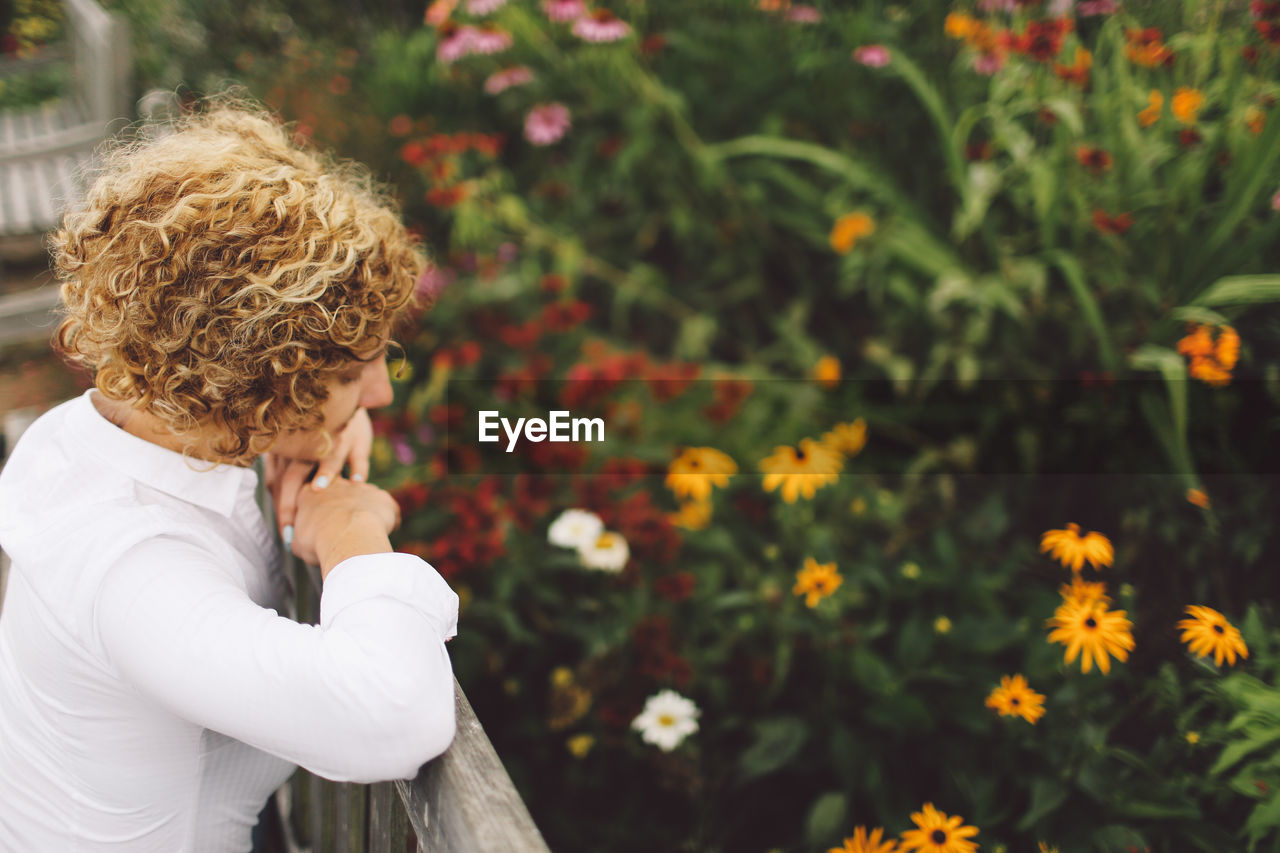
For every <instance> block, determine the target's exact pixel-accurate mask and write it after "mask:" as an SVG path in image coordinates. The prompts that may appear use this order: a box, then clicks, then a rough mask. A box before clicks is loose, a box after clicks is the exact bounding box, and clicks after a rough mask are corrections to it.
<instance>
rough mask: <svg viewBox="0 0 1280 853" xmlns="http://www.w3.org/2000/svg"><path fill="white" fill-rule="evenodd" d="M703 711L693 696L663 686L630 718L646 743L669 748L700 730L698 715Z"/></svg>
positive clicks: (667, 750)
mask: <svg viewBox="0 0 1280 853" xmlns="http://www.w3.org/2000/svg"><path fill="white" fill-rule="evenodd" d="M701 713H702V712H701V711H699V710H698V706H697V705H695V704H693V700H691V699H686V698H685V697H683V696H681V695H680V694H679V693H677V692H675V691H674V690H663V691H661V692H660V693H657V694H656V695H654V696H650V697H649V699H648V700H647V701H646V702H645V703H644V710H643V711H641V712H640V716H638V717H636V718H635V719H634V720H632V721H631V728H633V729H635V730H636V731H638V732H640V737H641V739H642V740H644V742H645V743H651V744H653V745H654V746H656V747H658V748H659V749H661V750H662V751H663V752H670V751H671V750H673V749H675V748H676V747H677V746H679V745H680V741H682V740H684V739H685V738H686V737H688V736H689V735H691V734H693V733H694V732H696V731H697V730H698V723H697V718H698V715H699V714H701Z"/></svg>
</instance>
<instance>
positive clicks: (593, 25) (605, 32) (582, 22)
mask: <svg viewBox="0 0 1280 853" xmlns="http://www.w3.org/2000/svg"><path fill="white" fill-rule="evenodd" d="M573 34H574V35H575V36H577V37H578V38H580V39H582V40H583V41H595V42H605V41H617V40H618V39H621V38H626V37H627V36H629V35H631V26H630V25H629V24H627V23H626V22H625V21H620V20H618V19H617V18H615V17H614V16H613V13H612V12H610V11H609V10H608V9H596V10H595V11H594V12H592V13H591V14H590V15H583V16H582V17H581V18H579V19H578V20H576V21H574V22H573Z"/></svg>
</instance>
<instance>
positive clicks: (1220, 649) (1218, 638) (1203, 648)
mask: <svg viewBox="0 0 1280 853" xmlns="http://www.w3.org/2000/svg"><path fill="white" fill-rule="evenodd" d="M1187 612H1188V613H1190V614H1191V618H1190V619H1183V620H1182V621H1181V622H1179V623H1178V627H1179V628H1181V629H1182V642H1184V643H1186V644H1187V650H1188V651H1190V652H1191V653H1192V654H1193V655H1196V656H1197V657H1207V656H1208V655H1209V654H1210V653H1212V654H1213V662H1214V663H1216V664H1217V665H1218V666H1222V661H1223V660H1224V659H1225V660H1226V662H1227V663H1228V664H1230V665H1231V666H1235V664H1236V655H1237V654H1238V655H1239V656H1240V657H1242V658H1247V657H1248V656H1249V648H1248V646H1246V645H1245V644H1244V637H1242V636H1240V630H1239V629H1238V628H1236V626H1235V625H1232V624H1231V623H1230V622H1228V621H1227V617H1225V616H1223V615H1222V614H1221V613H1219V612H1218V611H1216V610H1214V609H1213V608H1212V607H1200V606H1198V605H1195V604H1192V605H1190V606H1188V607H1187Z"/></svg>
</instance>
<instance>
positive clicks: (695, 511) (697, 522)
mask: <svg viewBox="0 0 1280 853" xmlns="http://www.w3.org/2000/svg"><path fill="white" fill-rule="evenodd" d="M667 520H668V521H670V522H671V523H672V524H674V525H675V526H676V527H680V528H683V529H684V530H703V529H705V528H706V526H707V525H708V524H710V523H711V501H709V500H701V501H681V502H680V509H678V510H676V511H675V512H669V513H667Z"/></svg>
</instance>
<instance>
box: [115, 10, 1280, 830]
mask: <svg viewBox="0 0 1280 853" xmlns="http://www.w3.org/2000/svg"><path fill="white" fill-rule="evenodd" d="M118 5H119V7H120V8H121V9H122V10H124V11H126V12H128V13H130V14H132V15H133V17H134V19H135V21H136V22H138V25H139V26H141V27H144V28H145V27H147V26H153V27H154V26H160V25H161V23H163V21H164V20H167V19H166V18H165V14H164V9H163V8H162V7H163V4H151V5H149V6H145V7H144V4H140V3H133V4H130V3H127V2H121V3H120V4H118ZM853 6H854V4H836V3H826V4H818V5H802V4H798V3H790V2H787V0H758V2H747V0H736V2H730V0H709V2H705V3H697V4H690V3H685V2H677V0H618V2H612V3H593V4H585V3H583V2H580V0H541V2H534V0H461V2H456V0H437V2H434V3H432V4H431V5H430V6H426V7H420V8H414V9H410V10H408V12H406V10H405V9H398V10H397V12H396V15H392V16H390V17H389V18H388V20H387V21H385V22H383V23H380V24H379V23H376V22H375V23H371V24H368V25H365V26H363V27H359V28H355V29H353V30H352V31H351V32H348V33H345V34H343V35H342V36H341V37H329V38H326V37H325V36H323V35H308V34H307V33H304V32H302V31H301V29H300V26H298V25H295V24H294V23H293V19H292V18H291V17H290V16H289V14H287V13H286V12H284V11H277V12H273V13H271V14H270V15H268V13H266V12H263V13H261V15H260V22H266V23H265V24H264V25H263V29H262V33H260V36H261V42H262V44H261V49H260V50H257V49H254V48H252V47H239V48H236V49H231V47H229V46H228V44H222V45H220V46H219V49H220V50H222V51H223V55H224V56H225V62H226V76H227V77H228V78H232V77H233V78H235V79H238V80H240V81H242V82H243V83H244V84H245V85H246V86H248V87H249V89H250V91H252V92H254V93H256V94H257V96H258V97H261V98H263V99H264V100H266V101H267V102H268V103H269V104H271V105H272V106H273V107H275V108H276V109H278V110H279V111H280V112H281V113H282V114H283V115H285V116H286V117H287V118H288V119H290V120H292V121H294V122H295V125H294V127H295V131H296V133H297V134H298V135H299V137H300V138H311V139H314V140H316V141H317V142H318V143H321V144H323V145H325V146H333V147H336V148H338V149H339V150H340V151H342V152H344V153H346V154H348V155H350V156H354V157H357V158H359V159H361V160H363V161H365V162H368V163H370V164H371V165H372V167H373V169H374V170H375V172H376V173H377V174H378V175H379V176H380V177H381V178H383V179H384V180H387V181H388V182H390V183H391V184H392V185H393V186H394V187H395V188H396V190H397V192H398V193H399V194H400V197H401V200H402V203H403V206H404V209H405V212H406V215H407V217H408V218H409V220H410V221H411V222H412V223H414V225H415V227H416V228H418V229H419V231H420V233H421V235H422V237H423V239H424V241H425V243H426V244H427V246H428V247H429V249H430V251H431V254H432V256H433V259H434V263H433V267H432V269H431V270H430V271H429V272H428V274H427V275H426V276H424V277H423V279H422V280H421V282H420V283H419V295H420V297H421V304H422V306H423V307H422V309H421V312H420V314H419V315H417V316H415V318H414V321H413V323H412V324H411V325H410V326H409V327H408V328H406V329H404V330H403V333H402V334H401V335H400V337H399V342H400V344H401V346H402V350H400V351H396V352H393V355H394V361H395V363H394V364H393V367H394V369H395V370H396V373H397V380H396V387H397V402H396V405H395V407H394V409H393V411H391V412H390V413H389V414H387V415H385V416H384V417H382V418H381V419H380V420H378V422H377V423H376V424H375V428H376V430H377V432H378V439H377V441H376V444H375V463H376V471H375V480H377V481H379V482H381V483H383V484H385V485H387V486H388V487H389V488H392V489H394V492H395V494H396V496H397V498H398V500H399V501H400V502H401V506H402V509H403V513H404V519H405V521H404V525H403V528H402V530H401V531H400V533H399V539H398V541H397V545H398V547H399V548H401V549H403V550H409V551H414V552H417V553H420V554H421V555H422V556H423V557H425V558H426V559H427V560H429V561H430V562H431V563H432V564H433V565H434V566H435V567H436V568H438V569H439V570H440V571H441V572H442V573H444V574H445V576H446V577H447V578H448V579H449V580H450V582H451V583H452V584H453V585H454V586H455V588H456V589H457V590H458V591H459V594H460V595H461V597H462V600H463V609H462V616H461V622H460V628H459V635H458V638H457V639H456V640H455V641H454V642H453V643H452V644H451V653H452V657H453V662H454V666H455V669H456V671H457V674H458V678H459V681H460V682H461V683H462V684H463V685H464V687H465V689H466V691H467V693H468V695H469V697H470V698H471V700H472V702H473V704H474V706H475V708H476V710H477V713H478V714H479V716H480V719H481V720H482V721H483V722H484V724H485V727H486V730H487V732H488V733H489V735H490V737H491V738H492V740H493V741H494V743H495V746H496V747H497V750H498V752H499V754H500V755H501V756H502V758H503V759H504V761H505V762H506V764H507V766H508V768H509V770H510V772H511V774H512V776H513V778H514V780H515V782H516V783H517V786H518V787H519V788H520V790H521V792H522V795H523V796H524V797H525V799H526V802H527V803H528V805H529V808H530V810H531V812H532V814H533V816H534V818H535V820H536V821H537V823H538V824H539V826H540V827H541V829H542V831H543V833H544V835H545V836H546V838H547V840H548V842H549V844H550V846H551V847H552V849H555V850H564V851H572V850H584V851H585V850H609V851H631V850H634V851H642V850H643V851H651V850H688V851H729V850H747V849H749V850H771V849H777V850H787V851H802V850H803V851H828V850H832V851H846V853H862V851H878V853H885V852H886V851H915V850H919V851H927V853H965V851H970V850H974V849H983V850H993V851H999V850H1005V851H1024V850H1031V851H1034V850H1041V851H1050V850H1058V851H1062V853H1067V852H1068V851H1071V853H1074V851H1101V853H1111V851H1117V853H1123V851H1144V850H1152V851H1188V850H1205V851H1224V850H1280V758H1278V757H1277V748H1278V747H1280V687H1277V684H1278V683H1280V682H1278V679H1280V618H1278V617H1280V613H1278V612H1277V606H1276V604H1277V602H1276V593H1277V589H1278V586H1280V585H1278V584H1277V581H1276V578H1275V574H1274V572H1275V568H1276V566H1277V557H1278V556H1280V547H1278V544H1280V543H1278V542H1277V534H1276V532H1275V524H1274V519H1275V518H1276V517H1277V512H1280V494H1278V493H1277V489H1276V473H1277V469H1276V463H1275V461H1274V460H1275V458H1276V454H1275V453H1274V450H1273V449H1272V448H1273V447H1274V446H1275V444H1276V440H1277V437H1278V436H1277V433H1278V426H1277V425H1278V423H1280V421H1278V420H1277V410H1276V406H1277V401H1280V358H1278V357H1277V348H1276V345H1277V343H1280V313H1278V312H1277V311H1276V308H1275V303H1276V302H1277V300H1280V105H1278V104H1277V99H1278V98H1280V83H1278V82H1277V72H1278V71H1280V55H1278V52H1280V3H1275V2H1270V3H1269V2H1258V0H1254V2H1251V3H1247V2H1225V0H1219V1H1218V2H1215V0H1185V2H1160V3H1155V2H1130V3H1116V2H1110V0H1081V2H1076V3H1072V2H1034V0H982V2H978V3H977V4H976V5H965V4H944V3H919V4H915V3H913V4H896V5H895V4H885V3H878V2H872V3H866V4H857V5H856V8H853ZM157 10H159V11H157ZM294 14H295V16H296V15H297V14H298V13H297V12H296V11H295V13H294ZM264 15H265V16H266V17H262V16H264ZM271 15H275V17H271ZM397 16H398V17H397ZM392 18H394V19H395V20H394V21H393V20H391V19H392ZM406 20H407V21H409V22H410V23H405V21H406ZM267 24H269V26H268V25H267ZM149 68H150V71H149V72H148V73H150V74H152V75H153V79H152V82H160V83H170V82H172V81H171V80H168V79H167V78H165V77H164V74H165V73H166V72H165V70H164V69H165V66H164V64H163V63H158V62H157V63H155V64H153V65H152V66H149ZM196 85H197V86H209V85H212V84H211V83H210V82H209V81H208V80H202V81H199V82H198V83H197V84H196ZM494 410H496V411H499V412H500V413H501V414H502V416H504V417H507V418H509V419H510V420H512V421H514V420H515V419H516V418H520V417H523V418H543V419H546V418H547V417H548V416H549V414H548V413H550V412H553V411H567V412H571V413H572V414H573V415H574V416H575V417H582V418H599V419H600V420H601V421H602V423H603V424H604V437H605V440H604V441H587V440H580V441H577V442H568V443H553V442H549V441H531V440H522V441H517V442H515V443H514V446H513V447H512V448H511V452H507V451H508V442H507V440H506V438H505V437H504V438H503V440H502V441H499V442H495V443H488V442H480V441H478V419H479V417H480V413H481V412H484V411H494Z"/></svg>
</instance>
